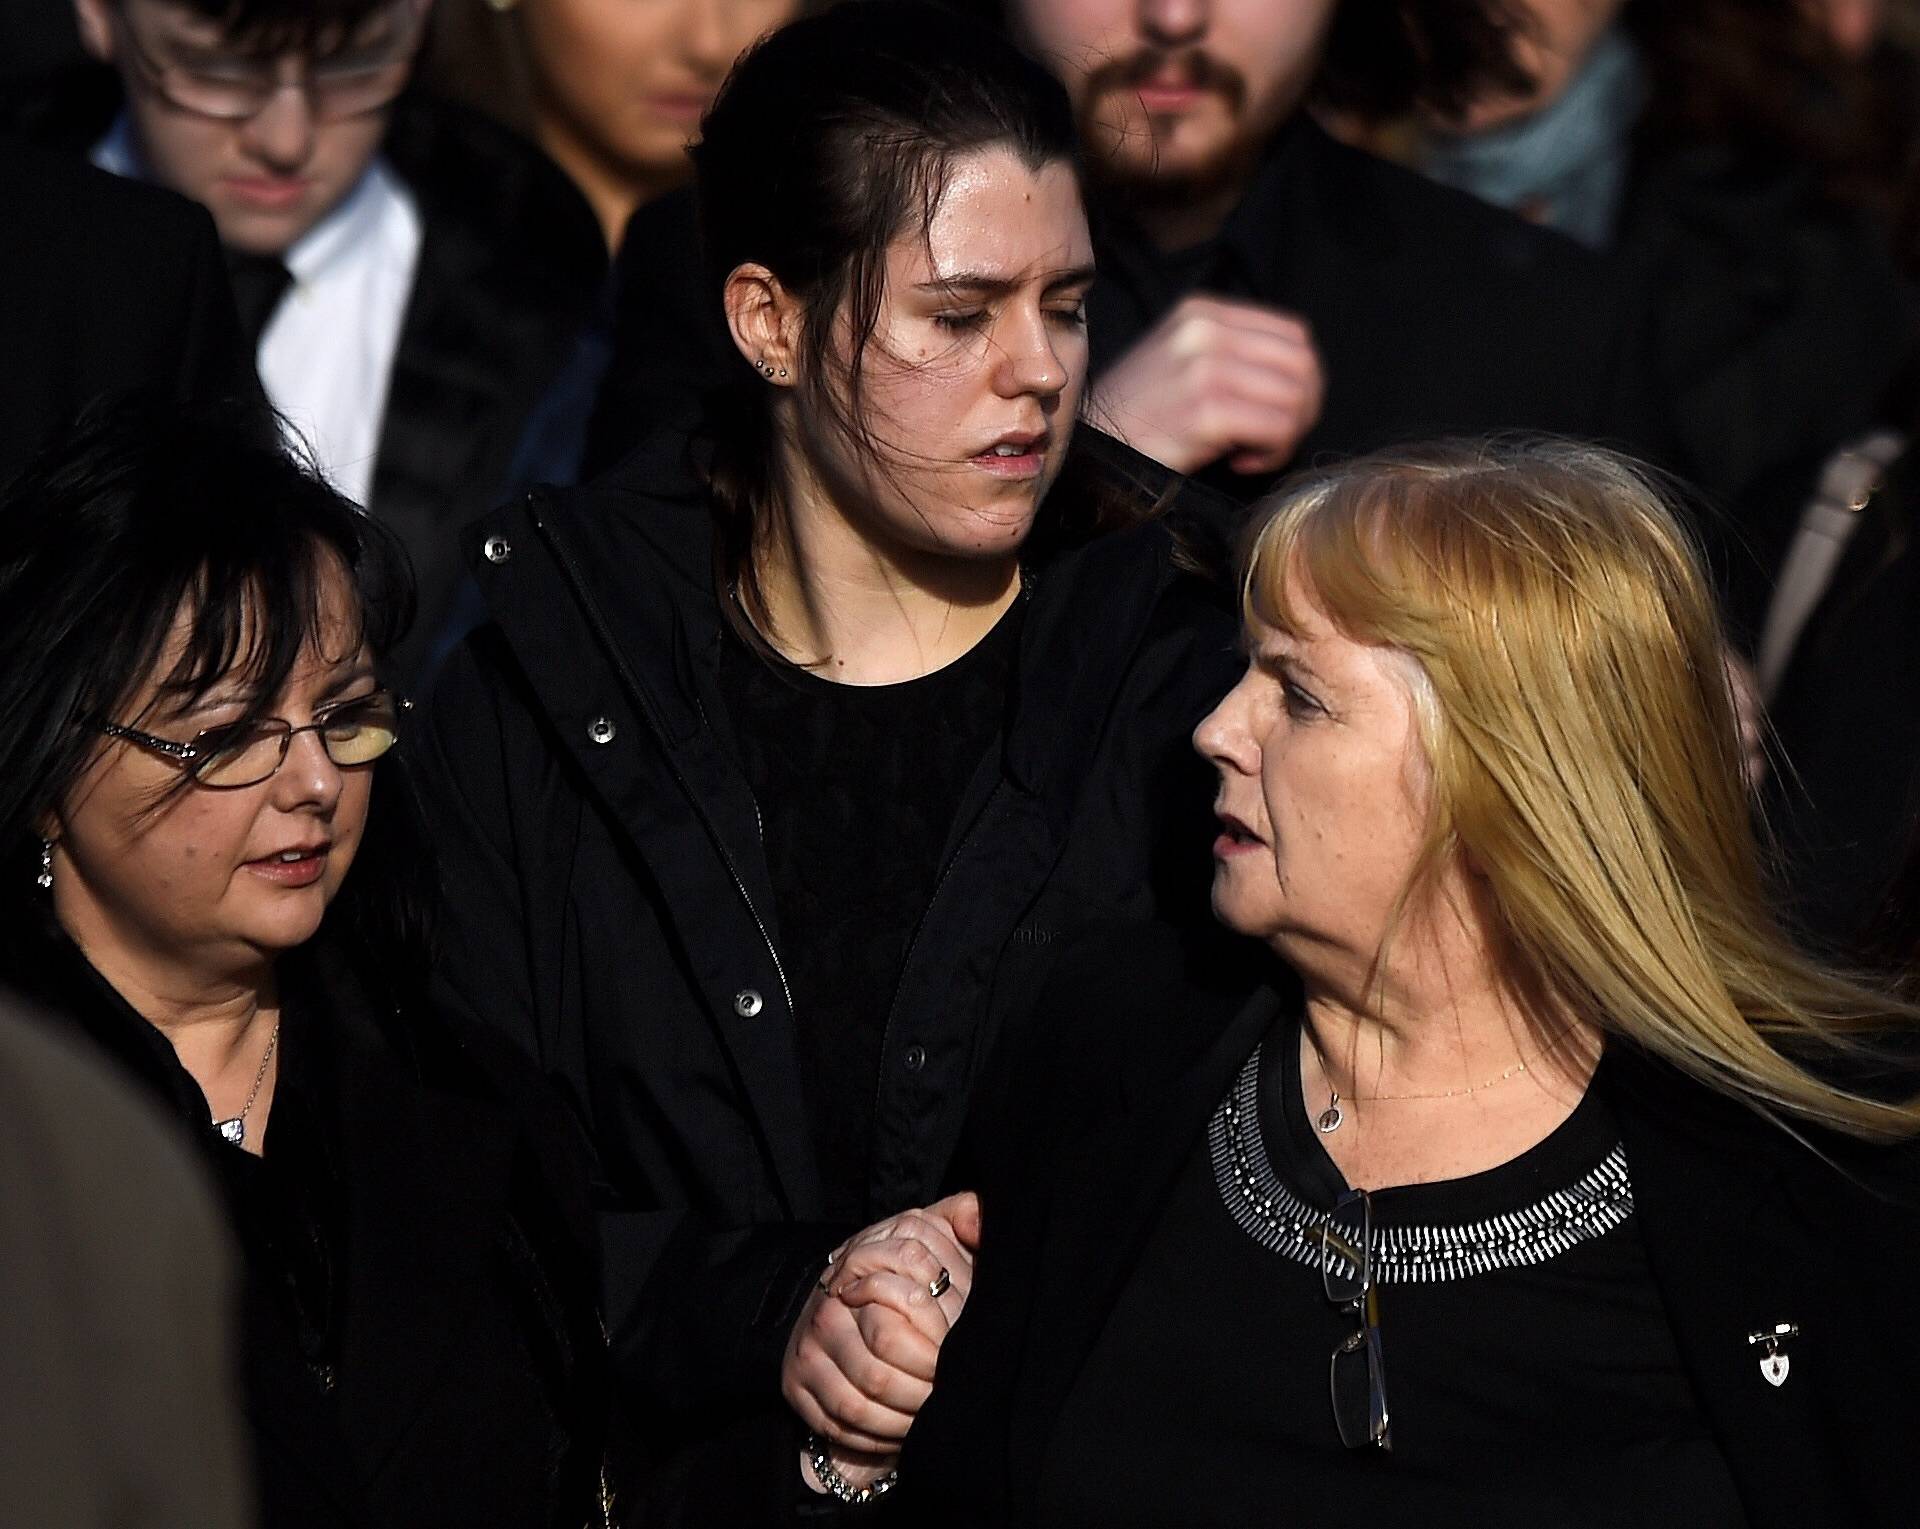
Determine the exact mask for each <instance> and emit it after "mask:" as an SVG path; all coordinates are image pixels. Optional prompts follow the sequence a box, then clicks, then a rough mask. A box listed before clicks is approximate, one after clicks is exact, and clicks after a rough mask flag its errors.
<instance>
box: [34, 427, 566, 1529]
mask: <svg viewBox="0 0 1920 1529" xmlns="http://www.w3.org/2000/svg"><path fill="white" fill-rule="evenodd" d="M410 604H411V590H410V582H409V580H408V578H407V575H406V572H405V564H404V559H402V558H401V557H400V556H399V554H398V552H397V550H396V549H395V548H394V547H393V545H392V544H391V543H390V540H389V538H388V537H386V536H385V535H383V534H382V533H380V532H379V530H378V529H377V527H376V526H375V525H374V524H373V523H372V522H371V521H369V520H368V518H367V517H366V516H365V515H364V514H362V513H360V512H359V511H357V510H356V509H354V508H353V507H352V506H351V505H349V504H348V503H347V502H346V501H345V500H343V499H342V498H341V497H340V496H339V495H338V494H336V493H335V492H334V491H333V490H331V489H330V488H328V487H326V486H325V485H324V484H323V483H321V482H320V481H319V480H318V479H317V478H316V477H315V476H313V475H312V474H311V473H309V472H308V471H306V470H305V469H303V468H301V467H299V466H297V465H296V464H295V463H294V462H292V461H291V460H289V459H288V458H287V456H286V455H285V454H284V453H283V452H282V450H281V449H280V448H279V446H278V445H277V444H276V443H275V436H274V431H273V422H272V421H271V420H268V419H265V418H259V417H256V415H255V414H254V412H253V411H250V410H249V411H245V412H234V413H212V412H209V413H187V412H183V411H181V410H179V409H177V408H173V407H162V406H160V405H157V404H150V403H144V402H135V403H126V404H122V405H119V406H116V407H111V408H108V409H104V410H102V411H100V412H99V413H97V414H96V416H95V417H93V418H92V419H90V420H89V421H86V422H84V423H83V424H82V426H81V427H80V428H79V429H78V430H77V431H76V432H75V433H74V434H73V435H72V436H71V437H70V438H69V439H68V440H67V441H66V442H64V443H63V444H61V445H59V446H57V447H55V448H54V449H53V450H52V451H51V452H50V453H48V454H47V455H45V456H44V457H43V458H42V459H41V460H40V461H39V462H38V464H37V465H36V466H35V467H33V468H32V469H30V470H29V471H28V472H27V473H26V474H25V475H24V476H23V477H22V478H20V479H19V480H18V481H17V482H16V484H15V485H14V486H13V488H12V490H11V492H10V495H9V497H8V499H7V501H6V502H5V503H4V505H0V652H4V653H5V654H6V655H7V659H6V662H5V664H4V665H3V666H0V718H4V719H5V720H4V725H0V836H3V837H0V844H3V845H4V855H5V860H4V863H5V864H6V866H7V867H8V868H9V869H8V873H7V875H6V876H5V877H3V878H0V882H3V883H4V885H0V908H3V909H4V917H0V980H3V981H5V982H6V983H8V984H10V985H12V986H14V987H16V988H19V989H21V990H23V991H25V992H27V993H29V994H31V995H32V996H33V997H35V998H37V999H38V1000H40V1001H41V1002H42V1003H43V1004H44V1005H46V1006H47V1007H48V1008H49V1009H51V1010H52V1011H54V1012H55V1013H58V1014H61V1015H63V1016H65V1017H66V1018H67V1019H69V1020H71V1022H72V1023H73V1024H74V1025H75V1026H76V1027H77V1028H78V1029H79V1030H80V1031H82V1032H84V1033H85V1034H86V1035H87V1036H89V1037H90V1038H91V1039H92V1040H93V1041H94V1042H95V1043H97V1044H98V1045H99V1046H100V1047H101V1048H102V1050H104V1051H105V1052H106V1053H107V1054H108V1055H109V1056H111V1057H112V1058H113V1059H114V1060H116V1061H117V1062H118V1063H119V1064H120V1065H121V1066H122V1067H124V1068H125V1070H126V1071H127V1072H128V1073H129V1074H131V1075H132V1076H133V1077H134V1078H136V1079H137V1080H138V1081H140V1082H141V1083H142V1084H144V1085H145V1086H146V1087H147V1088H148V1089H149V1090H150V1091H151V1092H152V1094H153V1095H154V1096H155V1097H156V1098H157V1099H158V1100H160V1101H161V1103H162V1104H163V1105H164V1106H165V1107H166V1108H168V1109H169V1110H170V1111H171V1112H172V1113H173V1114H175V1115H176V1116H177V1117H178V1119H179V1127H180V1130H181V1131H182V1133H184V1134H185V1135H187V1136H189V1137H191V1138H192V1140H193V1141H194V1142H195V1143H196V1144H197V1145H198V1147H199V1148H200V1149H201V1150H202V1151H203V1152H204V1154H205V1157H206V1161H207V1163H208V1165H209V1167H210V1168H211V1169H212V1171H213V1174H214V1176H215V1178H216V1179H217V1181H218V1182H219V1184H220V1186H221V1187H222V1188H223V1189H224V1191H225V1198H226V1203H227V1208H228V1211H229V1213H230V1216H231V1220H232V1223H233V1226H234V1228H235V1231H236V1233H237V1235H238V1239H239V1242H240V1244H241V1247H242V1250H243V1252H244V1254H245V1264H246V1274H247V1279H246V1292H245V1302H244V1317H243V1330H242V1340H243V1351H244V1360H245V1380H246V1396H247V1404H248V1412H249V1416H250V1419H251V1422H252V1426H253V1444H254V1455H255V1459H256V1463H257V1465H258V1469H259V1478H260V1487H261V1493H262V1505H263V1514H262V1522H263V1523H264V1524H266V1525H268V1526H283V1525H348V1524H351V1525H354V1526H357V1529H358V1526H373V1525H392V1526H394V1529H401V1526H405V1529H421V1526H426V1525H446V1526H448V1529H453V1526H456V1525H457V1526H463V1529H464V1526H470V1525H474V1524H488V1525H502V1526H525V1529H551V1526H555V1525H566V1526H569V1529H573V1526H578V1525H579V1524H581V1523H583V1522H585V1521H586V1519H587V1516H588V1514H589V1512H590V1511H592V1509H593V1506H594V1503H595V1500H596V1496H597V1492H598V1486H597V1482H598V1464H599V1461H600V1458H601V1447H600V1446H601V1439H602V1435H603V1422H602V1411H603V1403H604V1396H603V1392H604V1386H603V1371H604V1358H603V1354H602V1348H603V1345H602V1339H601V1334H600V1329H599V1327H598V1323H597V1319H596V1316H595V1306H594V1294H593V1259H592V1227H591V1218H590V1214H589V1212H588V1210H587V1205H586V1179H585V1173H584V1169H583V1167H582V1166H581V1165H582V1162H583V1160H582V1159H581V1158H580V1157H579V1155H578V1154H577V1152H576V1151H575V1140H574V1137H573V1136H572V1135H571V1134H570V1133H571V1128H570V1126H569V1124H568V1123H567V1121H566V1119H565V1117H564V1115H563V1114H560V1113H558V1112H553V1111H549V1110H548V1108H547V1107H546V1104H545V1095H544V1094H543V1091H542V1089H541V1087H540V1085H539V1083H538V1080H537V1079H536V1078H534V1077H533V1076H532V1075H531V1072H530V1070H528V1069H526V1068H525V1064H524V1063H523V1062H521V1061H520V1059H519V1058H518V1057H516V1056H515V1055H514V1054H513V1053H512V1052H511V1050H510V1049H509V1048H506V1047H504V1046H502V1045H500V1044H499V1043H498V1042H497V1041H495V1040H494V1039H493V1038H491V1037H490V1036H469V1035H466V1034H463V1033H461V1032H460V1031H459V1030H457V1029H456V1028H455V1027H454V1026H452V1025H451V1024H450V1023H448V1022H447V1021H445V1020H444V1019H442V1018H441V1017H440V1016H439V1015H437V1014H436V1013H435V1012H434V1010H433V1008H432V1006H431V1005H430V1004H429V1003H428V1002H427V1001H426V999H425V996H424V986H425V974H426V972H427V966H428V951H427V948H426V940H427V935H428V918H427V912H428V900H427V899H428V894H429V893H430V891H431V886H432V878H431V873H430V871H429V870H428V869H427V866H426V863H425V860H424V857H423V854H422V845H421V842H420V839H419V837H418V835H417V834H416V832H415V829H414V823H413V817H414V811H413V809H412V808H411V807H410V798H409V791H408V786H407V783H406V781H405V778H404V776H403V775H402V773H401V766H402V753H403V752H404V750H402V749H398V748H396V745H397V744H398V743H399V741H400V738H401V735H402V732H403V730H404V729H403V721H404V715H405V711H406V704H405V702H403V701H402V700H401V699H400V698H399V697H397V696H395V695H394V694H393V693H392V692H391V691H390V690H388V689H386V688H385V687H384V686H383V685H382V683H381V680H380V678H379V674H378V665H379V663H380V661H381V659H382V657H383V655H384V654H385V653H386V651H387V649H388V647H389V645H390V644H391V643H392V641H393V640H394V638H395V637H396V636H397V635H398V634H399V632H400V631H401V630H402V629H403V628H404V625H405V621H406V618H407V616H408V614H409V607H410ZM73 1125H74V1129H76V1130H82V1131H84V1130H85V1129H86V1128H87V1125H86V1122H84V1121H75V1122H74V1123H73ZM166 1319H167V1317H166V1313H164V1312H156V1313H154V1320H155V1321H165V1320H166Z"/></svg>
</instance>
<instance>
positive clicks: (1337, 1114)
mask: <svg viewBox="0 0 1920 1529" xmlns="http://www.w3.org/2000/svg"><path fill="white" fill-rule="evenodd" d="M1346 1118H1347V1117H1346V1116H1345V1115H1344V1114H1342V1113H1341V1110H1340V1096H1339V1095H1338V1094H1335V1095H1334V1096H1333V1097H1332V1098H1331V1099H1329V1100H1328V1101H1327V1107H1326V1108H1325V1109H1324V1110H1322V1111H1321V1112H1320V1113H1319V1114H1318V1115H1317V1116H1315V1117H1314V1122H1313V1128H1314V1129H1315V1130H1316V1131H1318V1132H1319V1133H1320V1134H1321V1135H1322V1136H1331V1135H1333V1133H1334V1132H1335V1131H1337V1130H1339V1129H1340V1123H1341V1122H1342V1121H1344V1120H1345V1119H1346Z"/></svg>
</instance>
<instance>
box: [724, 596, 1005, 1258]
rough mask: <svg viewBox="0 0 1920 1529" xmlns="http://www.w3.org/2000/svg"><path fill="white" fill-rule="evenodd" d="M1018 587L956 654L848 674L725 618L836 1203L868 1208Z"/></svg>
mask: <svg viewBox="0 0 1920 1529" xmlns="http://www.w3.org/2000/svg"><path fill="white" fill-rule="evenodd" d="M1024 603H1025V602H1024V600H1016V601H1015V602H1014V604H1013V606H1012V607H1011V608H1010V609H1009V610H1008V612H1007V613H1006V615H1004V616H1003V617H1002V618H1001V619H1000V620H999V621H998V622H997V623H995V625H994V628H993V630H992V631H991V632H989V633H988V634H987V636H986V637H985V639H983V640H982V641H981V642H979V643H976V644H975V645H974V647H973V649H972V651H971V652H969V653H967V654H966V655H965V656H963V657H962V658H960V659H958V660H957V661H955V662H954V663H951V664H948V665H947V666H946V667H945V668H943V669H940V670H937V671H936V672H934V673H932V674H928V675H924V676H922V677H921V678H919V679H915V680H909V681H907V682H906V683H904V684H898V685H843V684H839V683H836V682H835V681H833V680H830V679H825V678H823V677H821V676H820V675H818V674H814V673H812V672H810V671H809V670H806V669H802V668H798V667H796V666H795V665H792V664H788V663H783V662H781V661H779V660H778V659H777V658H774V657H773V656H771V655H762V654H760V653H757V652H755V651H753V650H751V649H750V648H749V647H748V646H747V644H746V643H745V642H744V641H743V640H742V639H741V638H740V637H739V636H738V635H737V634H735V633H734V631H733V630H732V628H731V627H729V628H728V630H727V634H726V638H725V640H724V642H723V644H722V647H721V653H720V691H721V694H722V695H723V696H724V697H725V700H726V706H727V713H728V717H729V719H730V720H731V722H732V724H733V733H734V737H735V741H736V743H737V745H738V748H739V754H740V763H741V766H742V768H743V769H744V771H745V773H746V777H747V784H748V785H749V786H750V787H751V788H752V791H753V796H754V802H755V804H756V806H757V807H758V809H759V813H760V832H761V838H762V841H763V842H764V844H765V846H766V854H767V870H768V872H769V874H770V875H771V876H772V878H773V899H774V910H775V913H776V915H777V917H778V919H779V923H780V942H781V949H782V951H783V953H784V956H785V966H786V974H787V980H788V983H789V984H790V986H791V987H792V990H793V1022H794V1026H795V1028H796V1029H797V1030H798V1032H799V1041H800V1067H801V1081H802V1090H803V1092H804V1094H805V1098H806V1106H807V1119H808V1122H809V1124H810V1126H811V1128H812V1133H813V1139H814V1145H815V1147H816V1149H817V1150H818V1152H819V1157H820V1177H821V1181H822V1187H823V1190H824V1192H825V1196H826V1205H827V1209H828V1214H829V1215H832V1216H834V1217H835V1218H840V1219H846V1220H850V1221H859V1220H862V1219H864V1218H865V1217H866V1215H867V1213H868V1179H869V1176H870V1172H869V1170H870V1158H871V1138H872V1134H873V1110H874V1098H875V1096H876V1095H877V1094H878V1092H879V1081H880V1057H881V1053H882V1052H883V1050H884V1049H885V1042H886V1031H887V1018H888V1014H889V1011H890V1010H891V1008H892V1005H893V995H894V991H895V989H896V988H897V987H898V985H899V981H900V968H901V966H902V965H903V964H904V963H905V961H906V957H907V948H908V946H909V945H910V944H911V943H912V940H913V937H914V932H915V930H916V929H918V927H919V925H920V919H921V916H922V914H923V913H924V912H925V910H926V906H927V903H928V901H929V899H931V897H932V896H933V888H934V884H935V882H936V881H937V880H938V878H939V874H940V866H941V864H942V861H943V860H944V858H945V855H946V852H947V846H948V844H949V842H950V840H951V839H952V836H953V834H954V831H955V828H956V824H955V822H954V817H955V814H956V813H957V812H958V810H959V807H960V800H961V796H962V794H963V793H964V792H965V791H966V789H967V785H968V783H969V782H970V781H971V780H972V779H973V777H974V774H975V773H976V772H977V771H978V770H979V769H980V767H981V764H982V762H983V761H984V760H985V759H986V757H987V751H988V749H989V747H990V746H991V744H992V743H993V740H994V739H995V738H996V737H997V736H998V735H999V732H1000V728H1001V723H1002V721H1003V719H1004V716H1005V713H1006V704H1007V695H1008V692H1009V690H1010V688H1011V685H1012V679H1013V660H1014V655H1015V654H1016V653H1017V651H1018V643H1019V633H1020V616H1021V611H1022V608H1023V605H1024Z"/></svg>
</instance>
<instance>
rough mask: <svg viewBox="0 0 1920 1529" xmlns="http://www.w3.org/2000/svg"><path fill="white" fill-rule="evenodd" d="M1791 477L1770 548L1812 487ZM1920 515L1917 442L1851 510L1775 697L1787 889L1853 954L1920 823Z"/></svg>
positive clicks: (1819, 929) (1792, 904) (1771, 820)
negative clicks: (1851, 521) (1919, 541)
mask: <svg viewBox="0 0 1920 1529" xmlns="http://www.w3.org/2000/svg"><path fill="white" fill-rule="evenodd" d="M1782 487H1783V489H1784V488H1789V487H1790V488H1791V490H1793V492H1782V493H1781V494H1780V495H1779V496H1778V501H1779V502H1778V509H1779V513H1778V514H1777V515H1776V516H1775V517H1773V525H1772V527H1771V529H1772V530H1773V531H1774V535H1773V536H1772V537H1771V538H1770V542H1769V546H1770V547H1772V546H1778V547H1785V546H1786V545H1788V544H1789V542H1790V537H1791V534H1792V531H1793V529H1794V527H1795V526H1796V525H1797V524H1798V521H1799V517H1800V514H1801V511H1802V509H1803V506H1804V505H1805V504H1806V502H1807V500H1808V499H1809V498H1811V497H1812V494H1813V492H1814V487H1813V485H1812V484H1811V483H1810V482H1809V481H1808V480H1807V479H1806V478H1804V477H1801V476H1794V477H1790V478H1783V480H1782ZM1917 524H1920V452H1916V451H1915V450H1914V449H1912V448H1909V449H1908V451H1907V452H1906V454H1905V455H1904V456H1902V457H1901V458H1900V459H1899V460H1898V461H1897V462H1895V463H1894V464H1893V465H1892V467H1891V468H1890V469H1889V470H1888V472H1887V475H1886V479H1885V481H1884V482H1883V483H1882V484H1881V486H1880V488H1879V489H1878V491H1877V492H1876V493H1875V494H1874V495H1873V497H1872V499H1871V500H1869V502H1868V503H1867V504H1866V505H1865V506H1864V507H1863V508H1862V509H1861V510H1860V511H1859V512H1858V514H1857V516H1856V517H1855V529H1854V532H1853V535H1852V537H1851V538H1850V539H1849V540H1848V542H1847V546H1846V550H1845V552H1844V553H1843V554H1842V555H1841V558H1840V562H1839V564H1838V565H1837V566H1836V567H1835V569H1834V572H1833V579H1832V582H1831V583H1830V584H1829V585H1828V586H1827V589H1826V592H1825V594H1824V595H1823V596H1822V598H1821V600H1820V603H1819V604H1818V605H1816V606H1815V607H1814V609H1813V612H1812V614H1811V615H1810V616H1809V617H1808V619H1807V624H1806V626H1805V627H1804V628H1803V629H1802V631H1801V633H1800V637H1799V640H1798V642H1796V643H1795V645H1794V649H1793V656H1792V657H1791V659H1790V660H1789V661H1788V663H1787V666H1786V669H1785V670H1784V671H1783V672H1782V674H1781V676H1780V681H1779V685H1778V688H1777V689H1776V690H1775V692H1774V695H1773V698H1772V701H1771V703H1770V705H1769V708H1768V716H1767V721H1768V724H1769V726H1770V727H1771V729H1772V731H1773V735H1774V741H1775V743H1776V745H1777V759H1776V761H1775V768H1774V769H1773V770H1772V771H1770V772H1769V775H1768V778H1767V785H1766V794H1765V798H1764V803H1765V808H1766V819H1767V823H1768V826H1769V827H1770V828H1771V829H1772V831H1773V833H1774V836H1775V837H1776V839H1777V841H1778V843H1779V848H1780V850H1781V855H1782V860H1783V866H1782V874H1781V875H1780V883H1781V887H1780V890H1781V894H1782V896H1783V897H1784V899H1785V900H1786V902H1787V905H1788V907H1789V908H1791V910H1792V911H1793V913H1794V914H1795V916H1796V917H1797V918H1798V919H1799V920H1800V921H1801V922H1802V923H1803V924H1804V925H1805V926H1806V927H1807V928H1808V929H1810V930H1811V931H1812V932H1813V933H1815V934H1816V935H1818V936H1820V937H1822V938H1824V939H1826V940H1828V941H1830V942H1832V943H1834V944H1835V945H1837V946H1839V947H1840V948H1842V949H1844V950H1847V951H1848V952H1849V953H1851V952H1853V951H1856V950H1857V949H1858V947H1859V942H1860V940H1861V938H1862V936H1864V935H1865V934H1866V933H1867V932H1868V927H1867V926H1868V925H1869V923H1870V922H1871V921H1872V919H1873V917H1874V915H1875V914H1876V913H1877V912H1878V911H1879V909H1880V907H1881V904H1882V902H1883V901H1884V900H1885V899H1886V897H1887V895H1888V893H1889V892H1890V891H1891V890H1892V888H1893V884H1894V881H1895V878H1896V876H1897V874H1898V873H1899V871H1900V869H1901V867H1902V866H1903V865H1904V864H1906V863H1907V860H1908V856H1909V854H1910V853H1911V851H1912V848H1913V844H1914V834H1915V828H1916V824H1920V555H1916V551H1915V547H1914V536H1915V528H1916V525H1917ZM1765 529H1768V528H1766V527H1763V528H1762V530H1763V531H1764V530H1765ZM1768 561H1769V562H1770V563H1777V562H1778V558H1777V557H1772V558H1769V559H1768ZM1762 593H1767V594H1770V593H1771V590H1770V589H1766V590H1763V591H1762ZM1760 604H1761V602H1760V601H1758V600H1755V601H1754V602H1753V605H1754V606H1755V607H1756V608H1758V607H1760Z"/></svg>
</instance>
